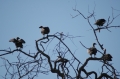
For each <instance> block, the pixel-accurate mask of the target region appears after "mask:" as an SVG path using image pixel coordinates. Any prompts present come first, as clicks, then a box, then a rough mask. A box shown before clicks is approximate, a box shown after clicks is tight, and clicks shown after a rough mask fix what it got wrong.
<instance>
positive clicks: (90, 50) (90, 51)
mask: <svg viewBox="0 0 120 79" xmlns="http://www.w3.org/2000/svg"><path fill="white" fill-rule="evenodd" d="M95 45H96V43H93V47H90V48H88V49H87V52H88V53H89V54H90V56H91V57H92V54H93V55H94V57H95V55H96V53H97V49H96V48H95Z"/></svg>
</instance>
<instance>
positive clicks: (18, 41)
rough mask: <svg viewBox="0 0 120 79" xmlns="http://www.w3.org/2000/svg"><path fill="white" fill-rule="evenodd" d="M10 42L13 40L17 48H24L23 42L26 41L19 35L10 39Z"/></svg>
mask: <svg viewBox="0 0 120 79" xmlns="http://www.w3.org/2000/svg"><path fill="white" fill-rule="evenodd" d="M9 42H13V43H14V44H15V46H16V48H23V44H24V43H25V41H24V40H23V39H20V38H19V37H17V38H13V39H10V40H9Z"/></svg>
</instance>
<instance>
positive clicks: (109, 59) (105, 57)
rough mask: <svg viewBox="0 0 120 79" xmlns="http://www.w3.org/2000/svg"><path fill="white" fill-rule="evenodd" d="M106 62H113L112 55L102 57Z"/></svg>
mask: <svg viewBox="0 0 120 79" xmlns="http://www.w3.org/2000/svg"><path fill="white" fill-rule="evenodd" d="M102 58H103V60H104V61H112V58H113V57H112V56H111V55H110V54H105V55H103V56H102Z"/></svg>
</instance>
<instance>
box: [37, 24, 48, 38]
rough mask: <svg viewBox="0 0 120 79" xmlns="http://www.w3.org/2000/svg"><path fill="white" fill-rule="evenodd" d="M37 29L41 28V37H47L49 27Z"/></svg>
mask: <svg viewBox="0 0 120 79" xmlns="http://www.w3.org/2000/svg"><path fill="white" fill-rule="evenodd" d="M39 28H41V33H42V34H43V36H44V35H45V34H47V35H48V34H49V33H50V29H49V27H43V26H40V27H39Z"/></svg>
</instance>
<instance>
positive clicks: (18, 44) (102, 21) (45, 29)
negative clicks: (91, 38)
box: [9, 19, 112, 64]
mask: <svg viewBox="0 0 120 79" xmlns="http://www.w3.org/2000/svg"><path fill="white" fill-rule="evenodd" d="M105 22H106V20H105V19H98V20H97V21H96V22H95V25H97V26H103V25H104V24H105ZM39 28H40V29H41V34H42V35H43V37H44V36H45V35H47V36H48V34H49V33H50V29H49V27H43V26H40V27H39ZM9 42H13V43H14V44H15V46H16V48H17V49H18V48H23V44H25V41H24V40H23V39H20V38H19V37H17V38H13V39H10V40H9ZM95 45H96V43H93V46H92V47H90V48H88V49H87V52H88V53H89V54H90V56H91V57H92V55H94V57H95V55H96V54H97V49H96V48H95ZM102 58H103V60H104V61H112V56H111V55H110V54H105V55H103V56H102ZM56 62H64V63H65V64H66V63H67V62H68V60H67V59H65V58H62V57H61V56H58V59H57V60H56Z"/></svg>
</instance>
